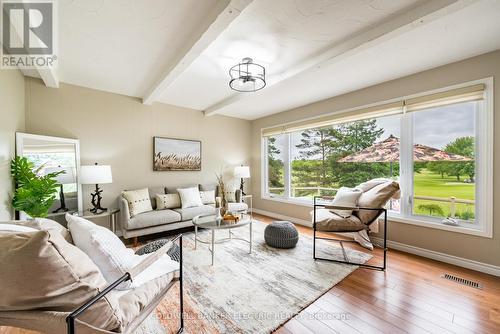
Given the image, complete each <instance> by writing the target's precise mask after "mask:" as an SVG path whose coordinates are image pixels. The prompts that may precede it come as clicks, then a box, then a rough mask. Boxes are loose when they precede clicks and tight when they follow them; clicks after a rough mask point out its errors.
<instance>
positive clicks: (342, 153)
mask: <svg viewBox="0 0 500 334" xmlns="http://www.w3.org/2000/svg"><path fill="white" fill-rule="evenodd" d="M485 82H487V83H488V86H486V85H485V84H484V83H483V84H478V85H473V86H468V87H467V86H464V87H459V88H454V89H451V90H443V91H442V92H438V93H433V94H427V95H422V96H419V97H416V98H415V97H413V98H411V99H406V100H402V101H401V102H399V103H391V104H385V105H383V108H381V110H383V112H378V113H377V112H373V107H371V108H368V109H369V110H370V113H369V116H372V117H366V115H365V113H357V114H356V115H355V116H353V117H349V118H347V117H344V118H342V119H340V120H339V118H334V117H332V116H325V117H322V118H321V119H319V120H312V121H303V122H300V123H298V124H292V125H288V126H282V127H277V128H274V129H271V130H269V131H272V132H273V133H271V134H267V133H266V132H265V131H263V134H264V137H263V138H264V143H265V147H266V150H265V152H266V153H265V156H264V159H263V161H264V162H265V168H266V172H265V173H264V175H265V186H264V187H263V196H264V197H267V198H274V199H277V200H282V201H289V202H293V203H298V204H304V205H310V204H311V203H312V197H313V196H317V195H334V194H335V193H336V191H337V190H338V189H339V188H340V187H355V186H356V185H358V184H360V183H362V182H365V181H368V180H370V179H373V178H378V177H383V178H392V179H394V180H397V181H399V183H400V186H401V190H402V191H401V192H402V196H401V199H393V200H391V201H390V203H389V204H388V209H389V211H390V215H391V216H392V217H393V219H395V220H398V219H399V220H400V221H403V222H409V223H416V224H417V225H425V226H432V227H438V228H442V229H452V230H453V229H457V227H449V225H443V224H442V221H443V219H445V218H447V217H451V218H454V219H455V220H456V221H458V223H459V224H460V226H461V228H466V229H468V230H474V231H468V232H467V231H466V233H471V234H476V235H488V236H490V235H491V226H490V225H491V224H492V201H491V197H492V188H491V179H492V176H491V175H492V162H491V157H490V154H491V152H492V150H491V147H492V133H493V128H492V114H493V112H492V109H491V100H490V99H489V96H490V95H489V93H488V92H489V91H490V90H491V84H492V82H490V81H488V80H486V81H485ZM485 87H488V89H486V88H485ZM485 93H486V94H485ZM485 96H486V97H485ZM475 231H480V232H478V233H476V232H475ZM460 232H463V231H460Z"/></svg>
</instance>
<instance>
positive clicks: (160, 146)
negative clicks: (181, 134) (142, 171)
mask: <svg viewBox="0 0 500 334" xmlns="http://www.w3.org/2000/svg"><path fill="white" fill-rule="evenodd" d="M153 152H154V153H153V154H154V156H153V170H154V171H201V141H199V140H188V139H176V138H163V137H154V138H153Z"/></svg>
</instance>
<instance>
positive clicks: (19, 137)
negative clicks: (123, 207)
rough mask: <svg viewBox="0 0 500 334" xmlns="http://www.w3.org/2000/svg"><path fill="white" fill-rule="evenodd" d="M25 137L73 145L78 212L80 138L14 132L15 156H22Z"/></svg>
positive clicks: (80, 201)
mask: <svg viewBox="0 0 500 334" xmlns="http://www.w3.org/2000/svg"><path fill="white" fill-rule="evenodd" d="M25 139H35V140H47V141H54V142H59V143H68V144H73V145H75V155H76V157H75V158H76V189H77V193H78V212H82V211H83V197H82V196H83V193H82V185H81V184H80V180H79V177H80V140H78V139H72V138H62V137H52V136H43V135H35V134H31V133H23V132H16V156H20V157H22V156H23V147H24V145H23V143H24V140H25Z"/></svg>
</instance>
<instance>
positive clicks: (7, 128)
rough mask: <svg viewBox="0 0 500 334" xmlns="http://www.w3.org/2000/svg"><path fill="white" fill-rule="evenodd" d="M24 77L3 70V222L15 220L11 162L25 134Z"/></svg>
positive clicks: (0, 140)
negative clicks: (20, 135)
mask: <svg viewBox="0 0 500 334" xmlns="http://www.w3.org/2000/svg"><path fill="white" fill-rule="evenodd" d="M24 88H25V85H24V76H23V74H22V73H21V72H20V71H18V70H0V221H2V220H9V219H12V218H13V214H14V212H13V210H12V207H11V204H10V201H11V196H12V190H13V183H12V178H11V177H10V160H11V159H12V158H13V157H14V156H15V154H16V148H15V141H16V140H15V138H16V131H24V125H25V124H24V123H25V115H24V110H25V107H24V106H25V89H24Z"/></svg>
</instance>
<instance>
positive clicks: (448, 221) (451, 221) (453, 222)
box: [441, 217, 460, 226]
mask: <svg viewBox="0 0 500 334" xmlns="http://www.w3.org/2000/svg"><path fill="white" fill-rule="evenodd" d="M441 222H442V223H443V224H445V225H450V226H458V225H460V223H459V222H458V219H455V218H451V217H448V218H445V219H443V220H442V221H441Z"/></svg>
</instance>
